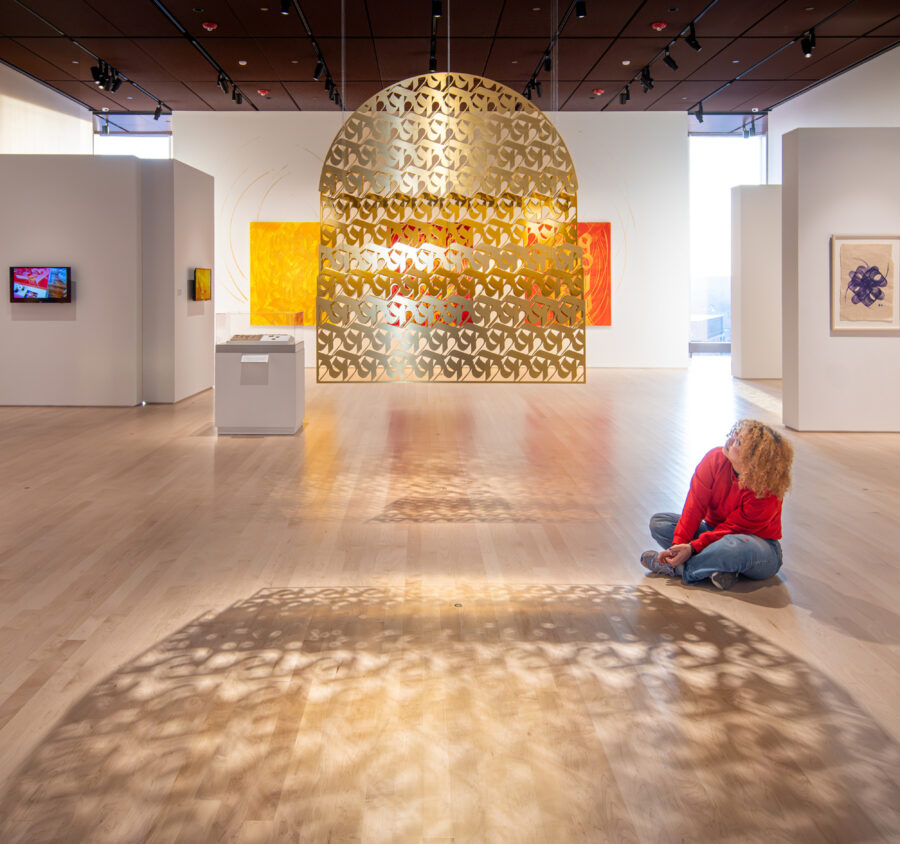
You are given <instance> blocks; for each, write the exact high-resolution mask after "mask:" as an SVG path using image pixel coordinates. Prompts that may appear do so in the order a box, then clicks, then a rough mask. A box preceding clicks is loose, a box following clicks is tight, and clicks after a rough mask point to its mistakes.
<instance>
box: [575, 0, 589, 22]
mask: <svg viewBox="0 0 900 844" xmlns="http://www.w3.org/2000/svg"><path fill="white" fill-rule="evenodd" d="M586 14H587V4H586V3H585V2H584V0H575V17H576V18H578V19H579V20H580V19H581V18H583V17H584V16H585V15H586Z"/></svg>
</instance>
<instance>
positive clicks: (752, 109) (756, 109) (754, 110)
mask: <svg viewBox="0 0 900 844" xmlns="http://www.w3.org/2000/svg"><path fill="white" fill-rule="evenodd" d="M750 111H752V112H753V113H754V114H755V113H756V112H757V111H759V109H758V108H751V109H750Z"/></svg>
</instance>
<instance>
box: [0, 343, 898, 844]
mask: <svg viewBox="0 0 900 844" xmlns="http://www.w3.org/2000/svg"><path fill="white" fill-rule="evenodd" d="M213 400H214V396H213V393H212V392H211V391H210V392H207V393H203V394H200V395H198V396H195V397H193V398H191V399H188V400H186V401H184V402H181V403H180V404H178V405H176V406H150V407H144V408H112V409H107V408H0V507H2V508H3V512H4V513H6V514H11V517H9V518H5V519H2V520H0V840H2V841H3V842H7V841H23V842H24V841H29V842H31V841H59V840H66V841H123V840H129V841H137V840H159V841H171V840H183V841H192V842H193V841H203V840H216V841H218V840H223V839H228V840H235V841H251V842H261V841H284V840H297V841H325V840H331V841H367V842H368V841H371V842H382V841H384V842H388V841H390V842H394V841H514V842H523V841H535V842H546V841H590V842H596V841H610V842H629V841H635V842H655V841H660V842H668V841H681V840H694V841H722V842H725V841H729V842H733V841H741V842H744V841H757V840H758V841H766V842H771V841H791V842H795V841H840V842H845V841H879V840H884V841H890V840H898V839H900V786H898V781H900V750H898V748H900V719H897V717H896V700H897V698H898V696H900V679H898V678H900V671H898V669H900V649H898V644H900V616H898V613H897V609H896V607H897V606H898V602H900V578H898V577H897V570H898V568H897V561H896V549H897V548H898V547H900V518H898V516H897V513H898V512H900V435H896V434H856V433H855V434H839V433H809V434H799V433H795V432H790V431H786V430H785V429H784V428H783V427H782V426H781V425H780V412H781V385H780V382H775V381H764V382H742V381H737V380H733V379H732V378H731V377H730V374H729V372H728V370H727V360H724V359H718V360H717V359H695V360H694V362H693V363H692V365H691V367H690V368H689V369H687V370H672V371H665V370H592V371H591V372H590V374H589V378H588V383H587V384H585V385H577V386H566V385H547V386H541V385H499V386H494V387H485V386H482V385H422V384H387V385H365V386H354V385H335V384H329V385H318V384H315V383H314V382H312V381H309V383H308V384H307V402H308V404H307V414H306V422H305V425H304V429H303V431H302V432H301V433H299V434H297V435H296V436H293V437H221V438H219V437H216V436H215V430H214V428H213V427H212V411H213ZM745 416H750V417H754V418H759V419H761V420H763V421H765V422H768V423H770V424H773V425H775V426H776V427H778V428H779V429H780V430H782V431H784V432H785V434H786V435H787V436H788V437H790V439H791V440H792V442H793V444H794V447H795V451H796V464H795V472H794V478H795V483H794V488H793V490H792V492H791V493H790V494H789V496H788V499H787V501H786V504H785V518H784V524H785V538H784V542H783V546H784V557H785V565H784V568H783V570H782V572H781V573H780V575H779V577H777V578H775V579H772V580H770V581H766V582H763V583H759V584H753V583H749V582H741V583H739V584H738V585H737V586H736V587H735V588H734V589H733V590H731V591H729V592H727V593H720V592H717V591H716V590H714V589H711V588H706V587H704V586H699V587H685V586H683V585H682V584H680V583H679V582H673V581H670V580H667V579H665V578H654V577H646V576H645V575H644V572H643V570H642V569H641V568H640V566H639V564H638V556H639V554H640V552H641V550H643V549H644V548H647V547H650V546H651V539H650V537H649V533H648V530H647V522H648V519H649V517H650V515H651V514H652V513H653V512H655V511H658V510H677V509H679V508H680V505H681V503H682V501H683V497H684V494H685V492H686V490H687V486H688V482H689V480H690V475H691V472H692V470H693V468H694V466H695V465H696V463H697V461H698V460H699V459H700V458H701V457H702V455H703V454H704V453H705V452H706V451H707V450H708V449H709V448H710V447H712V446H714V445H716V444H717V443H721V442H722V441H723V440H724V436H725V434H726V432H727V430H728V428H729V427H730V426H731V424H732V423H733V422H734V421H735V420H736V419H738V418H741V417H745ZM457 605H459V606H457Z"/></svg>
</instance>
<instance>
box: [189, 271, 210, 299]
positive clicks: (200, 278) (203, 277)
mask: <svg viewBox="0 0 900 844" xmlns="http://www.w3.org/2000/svg"><path fill="white" fill-rule="evenodd" d="M193 292H194V300H195V301H196V302H205V301H208V300H209V299H212V270H211V269H210V268H209V267H196V268H195V269H194V291H193Z"/></svg>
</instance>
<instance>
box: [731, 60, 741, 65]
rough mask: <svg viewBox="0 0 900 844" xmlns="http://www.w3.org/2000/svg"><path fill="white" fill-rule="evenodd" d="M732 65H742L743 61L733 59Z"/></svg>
mask: <svg viewBox="0 0 900 844" xmlns="http://www.w3.org/2000/svg"><path fill="white" fill-rule="evenodd" d="M731 63H732V64H740V63H741V60H740V59H732V60H731Z"/></svg>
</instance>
